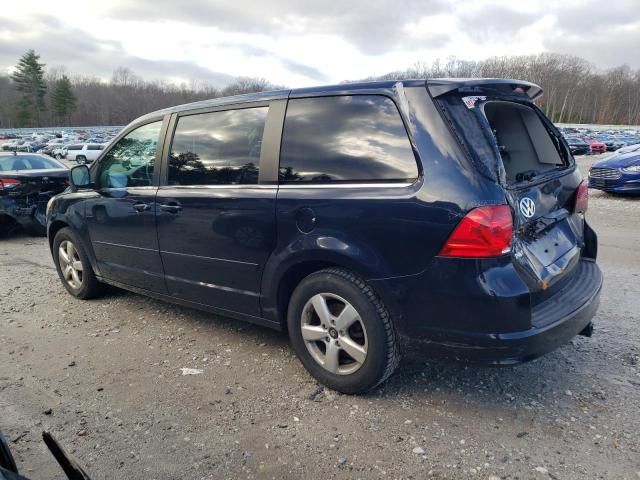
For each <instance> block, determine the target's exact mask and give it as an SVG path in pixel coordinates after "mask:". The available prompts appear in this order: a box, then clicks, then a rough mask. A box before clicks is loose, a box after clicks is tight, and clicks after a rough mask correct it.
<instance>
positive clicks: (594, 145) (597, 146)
mask: <svg viewBox="0 0 640 480" xmlns="http://www.w3.org/2000/svg"><path fill="white" fill-rule="evenodd" d="M587 143H588V144H589V150H591V153H592V154H598V153H605V152H606V151H607V145H606V144H604V143H603V142H601V141H599V140H587Z"/></svg>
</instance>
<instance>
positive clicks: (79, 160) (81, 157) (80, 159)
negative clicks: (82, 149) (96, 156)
mask: <svg viewBox="0 0 640 480" xmlns="http://www.w3.org/2000/svg"><path fill="white" fill-rule="evenodd" d="M76 162H77V163H78V165H80V164H81V163H87V157H85V156H84V155H78V156H77V157H76Z"/></svg>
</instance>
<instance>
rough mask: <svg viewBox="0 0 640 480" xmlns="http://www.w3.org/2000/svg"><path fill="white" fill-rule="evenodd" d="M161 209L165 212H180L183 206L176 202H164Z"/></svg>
mask: <svg viewBox="0 0 640 480" xmlns="http://www.w3.org/2000/svg"><path fill="white" fill-rule="evenodd" d="M160 210H162V211H163V212H169V213H178V212H179V211H181V210H182V207H181V206H180V205H177V204H174V203H163V204H162V205H160Z"/></svg>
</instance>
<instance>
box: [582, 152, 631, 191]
mask: <svg viewBox="0 0 640 480" xmlns="http://www.w3.org/2000/svg"><path fill="white" fill-rule="evenodd" d="M621 150H622V151H619V152H616V153H615V154H613V155H611V156H610V157H608V158H605V159H602V160H599V161H597V162H595V163H594V164H593V165H592V166H591V169H590V170H589V187H590V188H596V189H598V190H603V191H605V192H612V193H640V145H633V146H629V147H625V148H624V149H621Z"/></svg>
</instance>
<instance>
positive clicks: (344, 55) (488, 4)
mask: <svg viewBox="0 0 640 480" xmlns="http://www.w3.org/2000/svg"><path fill="white" fill-rule="evenodd" d="M7 5H10V6H11V7H10V8H6V7H7ZM7 5H5V6H3V7H2V16H0V69H1V70H2V71H3V72H4V71H7V70H9V69H10V68H11V67H12V65H14V64H15V63H16V61H17V59H18V58H19V57H20V55H21V54H22V53H24V52H25V51H26V50H27V49H29V48H33V49H35V50H36V51H37V52H38V53H40V55H41V57H42V61H44V62H45V63H46V64H47V65H48V66H49V67H54V66H62V65H64V66H65V67H66V68H67V70H68V71H69V72H70V73H72V74H75V73H79V74H84V75H92V76H97V77H101V78H104V79H108V78H109V77H110V76H111V73H112V71H113V70H114V69H115V68H117V67H129V68H131V69H132V70H133V71H134V72H135V73H137V74H138V75H140V76H143V77H145V78H147V79H166V80H168V81H172V82H182V81H186V82H189V81H192V80H196V81H207V82H211V83H214V84H218V85H224V84H226V83H229V82H230V81H231V80H232V79H233V78H234V77H236V76H240V75H243V76H254V77H264V78H267V79H268V80H270V81H272V82H274V83H278V84H283V85H287V86H290V87H297V86H307V85H314V84H322V83H335V82H339V81H341V80H346V79H357V78H363V77H367V76H371V75H376V74H382V73H386V72H389V71H393V70H398V69H403V68H406V67H409V66H411V65H412V64H414V63H415V62H416V61H419V60H421V61H430V60H433V59H435V58H437V57H440V58H442V59H446V58H447V57H450V56H455V57H457V58H460V59H482V58H486V57H489V56H494V55H519V54H531V53H540V52H544V51H550V52H559V53H569V54H575V55H579V56H582V57H584V58H586V59H587V60H589V61H591V62H593V63H594V64H596V65H597V66H599V67H601V68H608V67H613V66H617V65H621V64H624V63H626V64H628V65H630V66H632V67H634V68H640V0H607V1H606V2H605V1H604V0H527V1H521V2H516V1H513V0H509V1H501V0H451V1H447V0H342V1H333V0H226V1H221V0H100V1H95V0H55V1H52V0H21V1H12V2H7Z"/></svg>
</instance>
